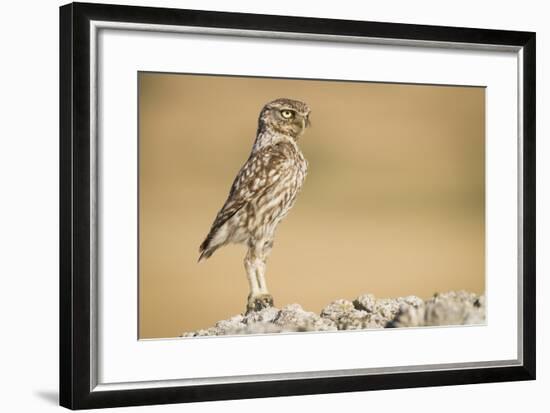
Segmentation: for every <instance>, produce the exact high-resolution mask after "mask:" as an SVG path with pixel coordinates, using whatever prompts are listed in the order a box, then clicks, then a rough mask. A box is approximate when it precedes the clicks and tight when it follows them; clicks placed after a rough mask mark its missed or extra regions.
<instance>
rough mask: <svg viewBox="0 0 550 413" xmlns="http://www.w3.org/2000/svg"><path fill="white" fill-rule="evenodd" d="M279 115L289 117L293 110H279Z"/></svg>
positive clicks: (291, 115)
mask: <svg viewBox="0 0 550 413" xmlns="http://www.w3.org/2000/svg"><path fill="white" fill-rule="evenodd" d="M281 116H282V117H283V118H285V119H290V118H291V117H293V116H294V112H292V111H291V110H286V109H285V110H281Z"/></svg>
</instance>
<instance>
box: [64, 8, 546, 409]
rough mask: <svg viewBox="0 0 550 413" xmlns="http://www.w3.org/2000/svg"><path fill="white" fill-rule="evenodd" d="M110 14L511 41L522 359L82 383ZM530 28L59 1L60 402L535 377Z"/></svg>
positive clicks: (87, 404)
mask: <svg viewBox="0 0 550 413" xmlns="http://www.w3.org/2000/svg"><path fill="white" fill-rule="evenodd" d="M92 20H102V21H119V22H132V23H149V24H150V23H153V24H158V25H185V26H200V27H208V28H232V29H242V30H262V31H277V32H292V33H313V34H327V35H335V36H359V37H374V38H379V39H405V40H422V41H436V42H449V43H470V44H477V45H505V46H515V47H518V48H521V50H522V54H523V59H522V62H523V67H522V68H521V72H522V75H523V102H522V110H523V119H522V128H523V130H522V132H523V139H524V140H523V145H524V146H523V159H522V164H523V169H522V171H521V177H520V178H522V181H523V192H522V195H523V197H522V199H523V205H522V209H523V215H522V217H521V224H522V225H521V228H522V231H523V233H522V234H521V236H522V237H523V239H522V247H523V261H522V266H523V267H522V268H521V270H522V274H523V276H522V280H521V282H522V288H523V290H522V291H523V296H522V305H523V308H522V310H523V311H522V320H521V322H522V325H523V337H522V339H521V340H522V348H523V364H522V365H520V366H513V367H486V368H475V369H457V370H452V369H446V370H440V371H424V372H411V373H384V374H375V375H353V376H339V377H328V378H311V379H296V380H274V381H263V382H262V381H258V382H246V383H227V384H215V385H197V386H188V387H157V388H147V389H133V390H113V391H99V392H98V391H92V390H91V379H90V377H91V370H92V368H93V367H92V365H91V353H90V343H91V340H92V338H91V329H90V324H91V318H90V317H91V302H90V294H91V289H90V260H91V256H90V242H91V241H90V231H91V225H92V221H91V216H90V208H89V206H90V189H91V185H92V182H91V180H90V167H91V165H90V150H91V148H90V139H89V136H90V127H91V125H90V109H91V108H90V21H92ZM535 42H536V37H535V33H532V32H518V31H502V30H486V29H472V28H458V27H436V26H424V25H410V24H394V23H379V22H366V21H345V20H333V19H318V18H305V17H286V16H272V15H254V14H242V13H225V12H211V11H196V10H180V9H168V8H150V7H132V6H118V5H106V4H85V3H72V4H68V5H65V6H62V7H61V8H60V119H59V122H60V257H59V258H60V404H61V405H62V406H64V407H67V408H70V409H85V408H86V409H88V408H103V407H115V406H132V405H146V404H165V403H181V402H197V401H212V400H227V399H245V398H258V397H273V396H290V395H306V394H318V393H336V392H352V391H364V390H380V389H398V388H412V387H424V386H446V385H457V384H471V383H485V382H501V381H516V380H533V379H535V353H536V348H535V341H536V339H535V334H536V333H535V328H536V327H535V325H536V318H535V307H536V301H535V300H536V297H535V295H536V294H535V270H536V268H535V200H536V189H535V135H536V133H535V93H536V90H535V54H536V46H535Z"/></svg>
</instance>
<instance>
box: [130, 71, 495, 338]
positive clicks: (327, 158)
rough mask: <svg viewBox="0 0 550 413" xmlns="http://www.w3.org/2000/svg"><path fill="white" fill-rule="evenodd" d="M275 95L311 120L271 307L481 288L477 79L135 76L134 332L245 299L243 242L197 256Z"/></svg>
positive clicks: (190, 319)
mask: <svg viewBox="0 0 550 413" xmlns="http://www.w3.org/2000/svg"><path fill="white" fill-rule="evenodd" d="M278 97H289V98H294V99H299V100H303V101H305V102H307V103H308V104H309V105H310V107H311V108H312V115H311V120H312V124H313V126H312V127H311V128H310V129H309V130H307V131H306V134H305V135H304V137H303V139H302V140H301V141H300V146H301V148H302V150H303V152H304V154H305V156H306V158H307V159H308V161H309V174H308V177H307V179H306V182H305V185H304V188H303V190H302V193H301V194H300V196H299V197H298V200H297V202H296V205H295V206H294V208H293V210H292V211H291V212H290V213H289V215H288V216H287V218H286V219H285V220H284V221H283V222H282V223H281V225H280V226H279V229H278V231H277V234H276V237H275V247H274V249H273V252H272V255H271V257H270V260H269V262H268V266H267V283H268V287H269V289H270V292H271V293H272V294H273V296H274V299H275V304H276V305H277V306H278V307H282V306H283V305H285V304H290V303H299V304H301V305H302V306H303V307H304V308H305V309H307V310H310V311H315V312H319V311H320V310H321V308H322V307H323V306H325V305H326V304H328V303H329V302H330V301H332V300H335V299H338V298H347V299H353V298H355V297H357V296H358V295H360V294H363V293H373V294H375V295H376V296H378V297H396V296H402V295H410V294H414V295H418V296H420V297H422V298H428V297H429V296H431V295H432V294H433V293H435V292H444V291H448V290H457V289H466V290H469V291H472V292H475V293H478V294H479V293H482V292H484V288H485V274H484V266H485V257H484V242H485V232H484V210H485V199H484V193H485V186H484V181H485V175H484V169H485V165H484V159H485V144H484V139H485V133H484V130H485V123H484V119H485V90H484V89H483V88H473V87H443V86H427V85H401V84H382V83H363V82H334V81H309V80H307V81H306V80H286V79H263V78H241V77H225V76H223V77H222V76H195V75H182V74H155V73H140V74H139V127H140V136H139V139H140V171H139V179H140V186H139V190H140V192H139V194H140V199H139V201H140V222H139V224H140V274H139V283H140V289H139V291H140V296H139V309H140V320H139V327H140V332H139V335H140V338H160V337H176V336H179V335H181V333H182V332H184V331H190V330H196V329H200V328H207V327H209V326H212V325H213V324H214V323H215V322H216V321H218V320H221V319H225V318H228V317H230V316H232V315H235V314H238V313H240V312H242V311H243V310H244V308H245V305H246V298H247V295H248V284H247V280H246V276H245V271H244V267H243V258H244V254H245V248H244V247H243V246H235V245H231V246H227V247H225V248H222V249H220V250H218V251H217V252H216V253H215V254H214V255H213V256H212V258H210V259H209V260H207V261H206V262H202V263H201V264H197V258H198V247H199V244H200V243H201V242H202V240H203V239H204V237H205V236H206V234H207V232H208V230H209V228H210V225H211V223H212V221H213V219H214V217H215V215H216V213H217V211H218V210H219V208H220V207H221V206H222V205H223V203H224V201H225V199H226V197H227V194H228V192H229V188H230V186H231V183H232V182H233V179H234V177H235V175H236V173H237V172H238V170H239V168H240V167H241V165H242V164H243V163H244V162H245V160H246V159H247V157H248V154H249V152H250V148H251V146H252V142H253V141H254V137H255V132H256V126H257V118H258V114H259V111H260V109H261V108H262V106H263V105H264V103H266V102H268V101H270V100H273V99H275V98H278Z"/></svg>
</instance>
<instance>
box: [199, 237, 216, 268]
mask: <svg viewBox="0 0 550 413" xmlns="http://www.w3.org/2000/svg"><path fill="white" fill-rule="evenodd" d="M210 241H211V237H210V234H209V235H208V237H206V239H205V240H204V241H203V242H202V244H201V246H200V247H199V252H200V255H199V260H198V261H197V262H201V261H202V260H203V259H208V258H210V257H211V256H212V254H214V251H216V248H210Z"/></svg>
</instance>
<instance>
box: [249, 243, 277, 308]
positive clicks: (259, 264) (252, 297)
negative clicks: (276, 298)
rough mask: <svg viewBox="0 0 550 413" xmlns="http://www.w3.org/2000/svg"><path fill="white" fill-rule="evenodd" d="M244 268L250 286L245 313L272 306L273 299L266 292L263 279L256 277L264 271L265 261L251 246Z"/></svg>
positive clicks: (259, 252)
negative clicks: (261, 282) (261, 283)
mask: <svg viewBox="0 0 550 413" xmlns="http://www.w3.org/2000/svg"><path fill="white" fill-rule="evenodd" d="M245 268H246V271H247V275H248V281H249V284H250V294H249V295H248V303H247V306H246V312H247V313H248V312H251V311H259V310H261V309H263V308H266V307H271V306H273V297H271V295H270V294H269V293H268V292H267V288H266V287H265V279H264V278H263V277H262V278H261V277H259V276H258V274H260V273H262V272H263V271H265V260H264V259H263V258H262V253H261V251H258V250H257V248H255V247H252V246H250V247H249V248H248V252H247V254H246V257H245ZM260 278H261V279H262V280H263V288H262V287H261V286H260V282H259V280H260Z"/></svg>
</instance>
